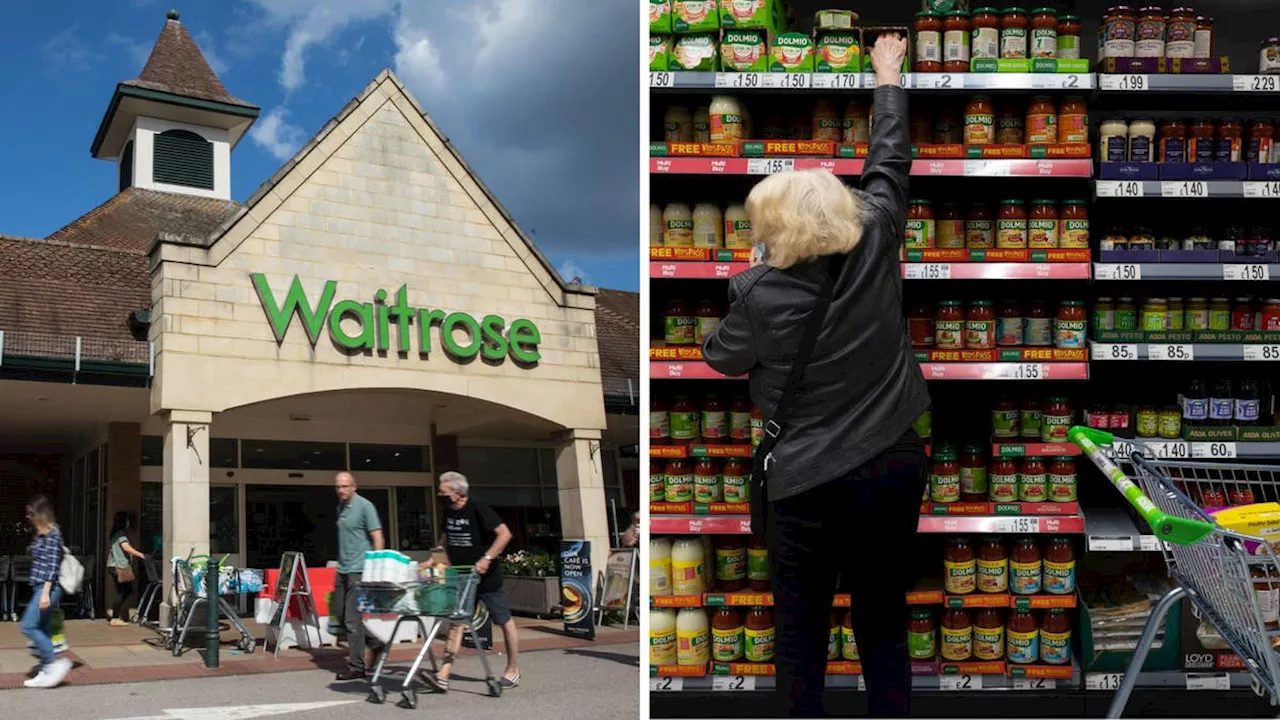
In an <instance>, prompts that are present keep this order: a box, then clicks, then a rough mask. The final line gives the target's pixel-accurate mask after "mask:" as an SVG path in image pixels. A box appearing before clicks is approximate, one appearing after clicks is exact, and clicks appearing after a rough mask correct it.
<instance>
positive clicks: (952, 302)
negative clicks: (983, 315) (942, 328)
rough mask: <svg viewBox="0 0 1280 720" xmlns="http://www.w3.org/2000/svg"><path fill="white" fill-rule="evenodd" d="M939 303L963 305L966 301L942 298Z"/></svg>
mask: <svg viewBox="0 0 1280 720" xmlns="http://www.w3.org/2000/svg"><path fill="white" fill-rule="evenodd" d="M938 304H939V305H947V306H948V307H949V306H951V305H963V304H964V303H963V302H961V301H960V300H940V301H938Z"/></svg>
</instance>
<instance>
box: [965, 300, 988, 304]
mask: <svg viewBox="0 0 1280 720" xmlns="http://www.w3.org/2000/svg"><path fill="white" fill-rule="evenodd" d="M969 304H970V305H990V304H991V301H990V300H972V301H970V302H969Z"/></svg>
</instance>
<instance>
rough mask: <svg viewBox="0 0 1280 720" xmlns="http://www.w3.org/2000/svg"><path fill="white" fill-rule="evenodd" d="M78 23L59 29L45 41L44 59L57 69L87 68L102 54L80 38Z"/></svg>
mask: <svg viewBox="0 0 1280 720" xmlns="http://www.w3.org/2000/svg"><path fill="white" fill-rule="evenodd" d="M79 31H80V25H79V23H73V24H72V25H71V27H68V28H66V29H65V30H59V31H58V32H57V33H54V34H53V35H51V36H50V37H49V39H48V40H46V41H45V43H44V47H43V48H42V49H43V51H44V55H45V59H46V61H47V62H48V63H49V66H50V67H52V68H55V69H59V70H88V69H89V68H90V67H92V65H93V62H94V61H95V60H98V59H99V58H101V57H102V56H101V55H100V54H99V53H98V52H97V51H95V50H94V49H93V48H91V47H89V46H88V45H87V44H85V42H84V41H83V40H81V39H80V32H79Z"/></svg>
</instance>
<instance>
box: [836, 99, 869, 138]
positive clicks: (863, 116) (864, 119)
mask: <svg viewBox="0 0 1280 720" xmlns="http://www.w3.org/2000/svg"><path fill="white" fill-rule="evenodd" d="M843 129H844V135H843V137H841V142H844V143H846V144H850V145H852V144H855V143H863V144H865V143H868V142H870V141H871V116H870V114H868V112H867V105H866V103H864V102H862V101H861V100H850V101H849V104H848V105H845V108H844V124H843Z"/></svg>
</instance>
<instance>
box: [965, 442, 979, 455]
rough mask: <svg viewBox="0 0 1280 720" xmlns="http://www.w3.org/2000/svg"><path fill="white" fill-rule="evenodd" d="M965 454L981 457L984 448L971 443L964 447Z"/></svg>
mask: <svg viewBox="0 0 1280 720" xmlns="http://www.w3.org/2000/svg"><path fill="white" fill-rule="evenodd" d="M964 452H965V454H966V455H979V454H981V453H982V446H981V445H975V444H973V443H970V444H968V445H965V446H964Z"/></svg>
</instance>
